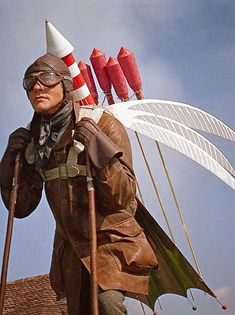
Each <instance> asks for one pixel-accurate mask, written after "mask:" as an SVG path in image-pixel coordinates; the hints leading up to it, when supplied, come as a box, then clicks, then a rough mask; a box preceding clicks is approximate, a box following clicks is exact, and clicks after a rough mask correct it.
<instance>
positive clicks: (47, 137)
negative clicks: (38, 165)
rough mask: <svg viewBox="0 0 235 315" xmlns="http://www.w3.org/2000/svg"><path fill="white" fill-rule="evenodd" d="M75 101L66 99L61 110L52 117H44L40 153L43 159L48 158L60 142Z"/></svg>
mask: <svg viewBox="0 0 235 315" xmlns="http://www.w3.org/2000/svg"><path fill="white" fill-rule="evenodd" d="M72 110H73V102H72V101H71V100H66V101H65V102H64V104H63V107H62V108H61V110H59V111H58V112H57V113H56V114H54V115H53V116H50V117H46V116H44V117H42V120H41V123H40V136H39V145H38V154H39V157H40V159H41V160H43V159H48V158H49V156H50V154H51V150H52V148H53V147H54V146H55V145H56V144H57V143H58V142H59V140H60V139H61V137H62V135H63V133H64V131H65V130H66V128H67V127H68V125H69V123H70V121H71V119H72Z"/></svg>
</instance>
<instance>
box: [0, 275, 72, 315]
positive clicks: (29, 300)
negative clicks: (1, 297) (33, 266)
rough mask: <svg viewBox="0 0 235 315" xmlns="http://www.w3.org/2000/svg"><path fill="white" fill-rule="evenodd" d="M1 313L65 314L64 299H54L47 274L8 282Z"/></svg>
mask: <svg viewBox="0 0 235 315" xmlns="http://www.w3.org/2000/svg"><path fill="white" fill-rule="evenodd" d="M3 315H67V310H66V300H65V299H62V300H60V301H56V295H55V293H54V292H53V290H52V289H51V287H50V283H49V278H48V275H42V276H35V277H31V278H25V279H20V280H16V281H12V282H9V283H8V284H7V287H6V296H5V303H4V311H3Z"/></svg>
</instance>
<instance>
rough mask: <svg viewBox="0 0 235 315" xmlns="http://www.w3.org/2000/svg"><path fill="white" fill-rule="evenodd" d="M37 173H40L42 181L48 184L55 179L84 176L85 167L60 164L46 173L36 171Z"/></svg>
mask: <svg viewBox="0 0 235 315" xmlns="http://www.w3.org/2000/svg"><path fill="white" fill-rule="evenodd" d="M38 172H39V173H40V175H41V177H42V179H43V180H44V181H45V182H48V181H50V180H53V179H57V178H60V179H68V178H69V177H76V176H86V165H80V164H75V165H68V164H66V163H62V164H60V165H59V166H58V167H55V168H52V169H50V170H47V171H44V170H43V169H38Z"/></svg>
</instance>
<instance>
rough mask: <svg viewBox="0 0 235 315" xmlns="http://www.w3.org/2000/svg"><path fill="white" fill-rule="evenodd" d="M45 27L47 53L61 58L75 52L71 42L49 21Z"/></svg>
mask: <svg viewBox="0 0 235 315" xmlns="http://www.w3.org/2000/svg"><path fill="white" fill-rule="evenodd" d="M45 27H46V43H47V52H48V53H49V54H52V55H55V56H57V57H59V58H63V57H65V56H67V55H69V54H70V53H71V52H72V51H73V46H72V45H71V44H70V42H69V41H68V40H67V39H66V38H65V37H64V36H63V35H62V34H61V33H60V32H59V31H58V30H57V29H56V28H55V27H54V26H53V25H52V24H51V23H50V22H49V21H47V20H46V24H45Z"/></svg>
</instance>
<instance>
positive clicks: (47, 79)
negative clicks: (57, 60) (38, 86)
mask: <svg viewBox="0 0 235 315" xmlns="http://www.w3.org/2000/svg"><path fill="white" fill-rule="evenodd" d="M37 80H38V81H39V82H40V83H42V84H43V85H45V86H48V87H50V86H53V85H56V84H58V83H59V82H61V80H62V76H60V75H59V74H58V73H56V72H41V73H38V74H29V75H27V76H25V77H24V79H23V87H24V89H25V90H26V91H31V90H32V89H33V87H34V85H35V83H36V81H37Z"/></svg>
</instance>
